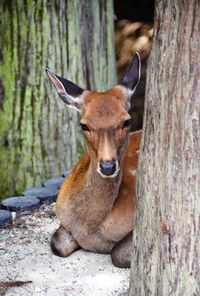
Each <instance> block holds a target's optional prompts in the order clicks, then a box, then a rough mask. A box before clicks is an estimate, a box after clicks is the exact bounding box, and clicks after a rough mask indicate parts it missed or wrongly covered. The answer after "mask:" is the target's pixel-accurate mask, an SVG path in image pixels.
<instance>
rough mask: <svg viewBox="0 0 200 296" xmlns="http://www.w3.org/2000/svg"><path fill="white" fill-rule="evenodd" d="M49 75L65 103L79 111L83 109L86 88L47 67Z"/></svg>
mask: <svg viewBox="0 0 200 296" xmlns="http://www.w3.org/2000/svg"><path fill="white" fill-rule="evenodd" d="M45 71H46V73H47V75H48V76H49V78H50V79H51V81H52V82H53V85H54V86H55V88H56V90H57V92H58V94H59V96H60V97H61V99H62V100H63V102H64V103H65V104H67V105H68V106H69V107H71V108H74V109H76V110H78V111H80V110H81V105H82V102H83V95H82V94H83V92H84V90H83V89H82V88H81V87H79V86H78V85H76V84H75V83H73V82H71V81H69V80H67V79H64V78H62V77H60V76H58V75H55V74H54V73H52V72H51V71H50V70H49V69H47V68H46V69H45Z"/></svg>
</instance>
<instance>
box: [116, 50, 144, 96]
mask: <svg viewBox="0 0 200 296" xmlns="http://www.w3.org/2000/svg"><path fill="white" fill-rule="evenodd" d="M140 70H141V61H140V55H139V53H138V52H136V53H135V55H134V56H133V59H132V61H131V63H130V65H129V67H128V69H127V70H126V73H125V75H124V78H123V79H122V81H121V82H120V84H121V85H123V86H125V87H126V88H127V89H128V93H129V96H130V97H131V96H132V95H133V93H134V92H135V90H136V87H137V85H138V83H139V81H140Z"/></svg>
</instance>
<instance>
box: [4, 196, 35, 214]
mask: <svg viewBox="0 0 200 296" xmlns="http://www.w3.org/2000/svg"><path fill="white" fill-rule="evenodd" d="M1 207H2V208H3V209H6V210H10V211H12V212H23V213H24V214H28V213H30V212H33V211H36V210H38V209H39V207H40V201H39V199H38V198H36V197H33V196H30V195H29V196H15V197H9V198H6V199H4V200H3V201H2V203H1ZM11 216H12V214H11Z"/></svg>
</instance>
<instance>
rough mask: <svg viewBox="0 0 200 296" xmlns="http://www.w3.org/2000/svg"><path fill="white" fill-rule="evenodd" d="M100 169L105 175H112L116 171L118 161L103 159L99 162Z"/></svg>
mask: <svg viewBox="0 0 200 296" xmlns="http://www.w3.org/2000/svg"><path fill="white" fill-rule="evenodd" d="M99 167H100V171H101V173H102V174H104V175H105V176H111V175H113V174H114V172H115V171H116V161H115V160H112V161H103V160H101V161H100V163H99Z"/></svg>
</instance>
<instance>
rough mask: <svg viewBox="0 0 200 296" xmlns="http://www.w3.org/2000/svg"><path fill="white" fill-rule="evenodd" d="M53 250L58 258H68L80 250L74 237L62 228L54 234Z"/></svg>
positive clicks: (52, 240)
mask: <svg viewBox="0 0 200 296" xmlns="http://www.w3.org/2000/svg"><path fill="white" fill-rule="evenodd" d="M51 249H52V252H53V253H54V254H55V255H56V256H60V257H67V256H69V255H70V254H72V253H73V252H75V251H76V250H78V249H80V246H79V244H78V243H77V242H76V241H75V240H74V238H73V236H72V235H71V234H70V233H69V232H68V231H67V230H66V229H65V228H64V227H63V226H62V225H60V227H59V228H58V229H57V230H56V231H55V232H54V234H53V236H52V239H51Z"/></svg>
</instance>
